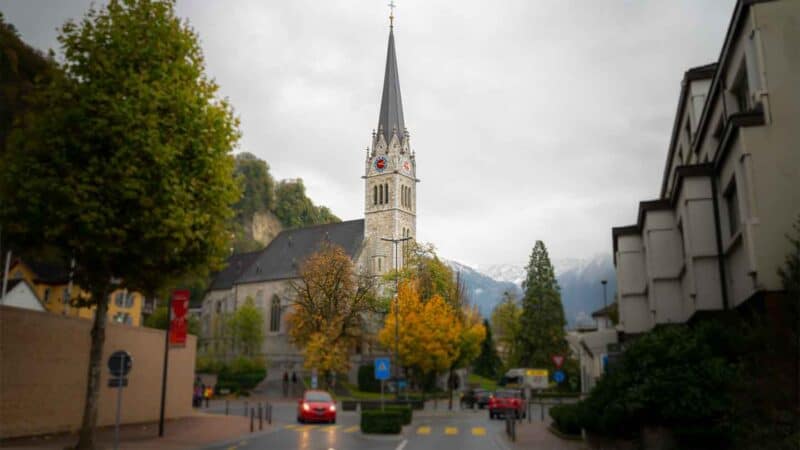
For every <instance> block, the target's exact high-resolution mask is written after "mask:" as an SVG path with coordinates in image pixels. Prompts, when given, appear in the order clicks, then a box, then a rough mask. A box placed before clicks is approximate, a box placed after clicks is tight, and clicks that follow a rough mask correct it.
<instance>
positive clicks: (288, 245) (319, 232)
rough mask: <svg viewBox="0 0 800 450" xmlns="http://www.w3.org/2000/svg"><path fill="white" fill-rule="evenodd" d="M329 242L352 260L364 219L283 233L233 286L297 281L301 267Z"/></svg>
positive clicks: (360, 239)
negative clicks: (275, 281) (274, 281)
mask: <svg viewBox="0 0 800 450" xmlns="http://www.w3.org/2000/svg"><path fill="white" fill-rule="evenodd" d="M326 240H327V241H329V242H331V243H332V244H336V245H338V246H340V247H342V248H343V249H344V251H345V252H346V253H347V254H348V255H349V256H350V257H351V258H355V257H356V256H357V255H358V252H359V251H360V250H361V245H362V243H363V242H364V219H359V220H350V221H347V222H339V223H329V224H325V225H315V226H310V227H305V228H295V229H292V230H285V231H282V232H281V233H280V234H278V235H277V236H275V239H273V240H272V242H270V244H269V245H268V246H267V248H265V249H264V250H261V251H260V252H259V254H258V257H257V258H256V260H255V261H253V263H251V264H250V266H249V267H248V268H247V270H246V271H245V272H244V273H243V274H242V275H241V276H240V277H239V278H238V279H237V280H236V283H237V284H239V283H258V282H262V281H273V280H284V279H290V278H297V276H298V273H299V269H300V266H301V265H302V264H303V262H304V261H305V260H306V259H307V258H308V257H309V256H311V255H312V254H314V253H315V252H316V251H317V250H319V248H320V246H321V245H322V243H323V242H325V241H326Z"/></svg>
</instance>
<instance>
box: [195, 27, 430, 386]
mask: <svg viewBox="0 0 800 450" xmlns="http://www.w3.org/2000/svg"><path fill="white" fill-rule="evenodd" d="M362 178H363V179H364V195H363V201H364V218H363V219H357V220H350V221H345V222H340V223H332V224H326V225H317V226H310V227H304V228H297V229H290V230H284V231H282V232H281V233H279V234H278V235H277V236H276V237H275V238H274V239H273V240H272V241H271V242H270V243H269V244H268V245H267V247H266V248H264V249H263V250H259V251H256V252H251V253H244V254H238V255H233V256H231V257H230V258H229V259H228V261H227V263H226V267H225V269H224V270H222V271H220V272H219V273H217V274H216V275H215V276H214V279H213V281H212V283H211V285H210V287H209V290H208V291H207V292H206V295H205V297H204V301H203V306H202V311H201V339H200V342H199V345H198V351H199V352H200V353H201V354H206V355H209V356H214V357H218V358H223V359H225V358H229V357H231V356H235V355H236V354H237V349H236V348H235V347H234V342H233V339H231V337H230V336H226V335H225V321H226V320H227V317H230V315H231V314H233V313H234V312H235V311H236V309H237V308H238V307H239V306H240V305H243V304H244V303H245V302H246V301H247V300H248V299H251V300H252V301H253V303H254V305H255V306H256V307H257V308H259V309H261V311H262V312H263V316H264V336H265V339H264V342H263V345H262V347H261V353H262V355H264V356H265V357H266V358H265V359H266V360H267V361H268V364H269V366H270V367H271V368H273V369H277V370H268V372H267V373H268V375H267V376H268V378H269V377H280V376H281V374H282V373H283V371H284V370H301V369H302V362H303V355H302V351H301V349H299V348H297V347H295V346H294V345H293V344H292V342H291V341H290V339H289V333H288V329H287V322H286V320H285V317H286V313H287V312H288V311H289V310H291V308H292V304H293V300H294V299H293V292H294V291H293V289H292V286H291V283H292V282H296V281H299V268H300V266H301V265H302V264H303V262H304V261H305V260H306V259H307V258H308V257H309V256H311V255H312V254H314V253H315V252H316V251H318V250H319V249H320V247H321V246H322V245H323V244H324V243H331V244H334V245H337V246H340V247H341V248H343V249H344V251H345V252H346V253H347V254H348V255H349V256H350V258H352V259H353V261H354V262H355V263H356V269H357V270H358V271H360V272H362V273H369V274H371V275H374V276H380V275H381V274H383V273H386V272H389V271H391V270H393V269H394V268H395V267H396V265H397V266H400V267H401V266H402V264H403V261H402V255H403V245H408V244H407V242H406V243H404V244H402V245H398V246H395V245H394V244H393V243H392V242H390V240H397V239H401V238H413V237H414V236H416V208H417V199H416V183H417V182H418V180H417V178H416V158H415V154H414V152H413V151H412V149H411V146H410V135H409V132H408V130H407V129H406V127H405V120H404V117H403V104H402V100H401V97H400V80H399V75H398V69H397V56H396V51H395V43H394V29H393V27H390V31H389V43H388V50H387V56H386V70H385V75H384V82H383V92H382V95H381V105H380V112H379V116H378V125H377V128H376V129H375V130H373V132H372V137H371V141H370V146H369V147H367V149H366V159H365V165H364V176H363V177H362ZM395 252H397V253H395ZM359 350H362V349H359ZM363 351H364V353H369V349H365V350H363ZM361 356H362V355H356V356H355V357H354V360H359V359H360V358H361ZM354 362H357V361H354ZM353 366H354V367H353V373H352V374H351V375H352V376H353V378H354V377H355V373H356V370H357V365H356V364H353Z"/></svg>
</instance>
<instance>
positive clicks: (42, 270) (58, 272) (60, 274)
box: [12, 259, 69, 284]
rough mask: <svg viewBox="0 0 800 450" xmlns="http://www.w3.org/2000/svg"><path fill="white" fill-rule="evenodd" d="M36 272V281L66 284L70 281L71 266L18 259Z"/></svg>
mask: <svg viewBox="0 0 800 450" xmlns="http://www.w3.org/2000/svg"><path fill="white" fill-rule="evenodd" d="M16 262H18V263H22V264H24V265H26V266H28V268H29V269H30V270H31V272H33V273H34V280H33V281H34V282H35V283H43V284H66V283H69V268H68V266H67V265H66V264H61V263H56V262H49V261H37V260H31V259H24V260H23V259H17V261H16ZM12 266H13V265H12Z"/></svg>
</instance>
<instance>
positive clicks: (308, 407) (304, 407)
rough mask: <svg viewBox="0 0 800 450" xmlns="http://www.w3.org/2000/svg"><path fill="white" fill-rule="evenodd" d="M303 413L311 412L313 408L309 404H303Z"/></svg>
mask: <svg viewBox="0 0 800 450" xmlns="http://www.w3.org/2000/svg"><path fill="white" fill-rule="evenodd" d="M303 411H311V406H310V405H309V404H308V403H303Z"/></svg>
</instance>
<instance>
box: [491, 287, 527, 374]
mask: <svg viewBox="0 0 800 450" xmlns="http://www.w3.org/2000/svg"><path fill="white" fill-rule="evenodd" d="M520 317H522V307H520V306H519V302H518V301H517V299H516V298H515V297H514V294H512V293H510V292H504V293H503V299H502V300H501V301H500V303H498V304H497V306H495V307H494V309H493V310H492V316H491V323H492V329H493V330H494V333H495V335H496V336H497V338H496V340H497V344H498V348H499V349H500V351H499V352H498V353H499V354H500V359H501V360H502V361H503V366H504V368H505V369H509V368H512V367H516V366H517V365H518V362H519V342H520V333H521V331H522V329H521V328H520V326H521V325H520Z"/></svg>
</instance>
